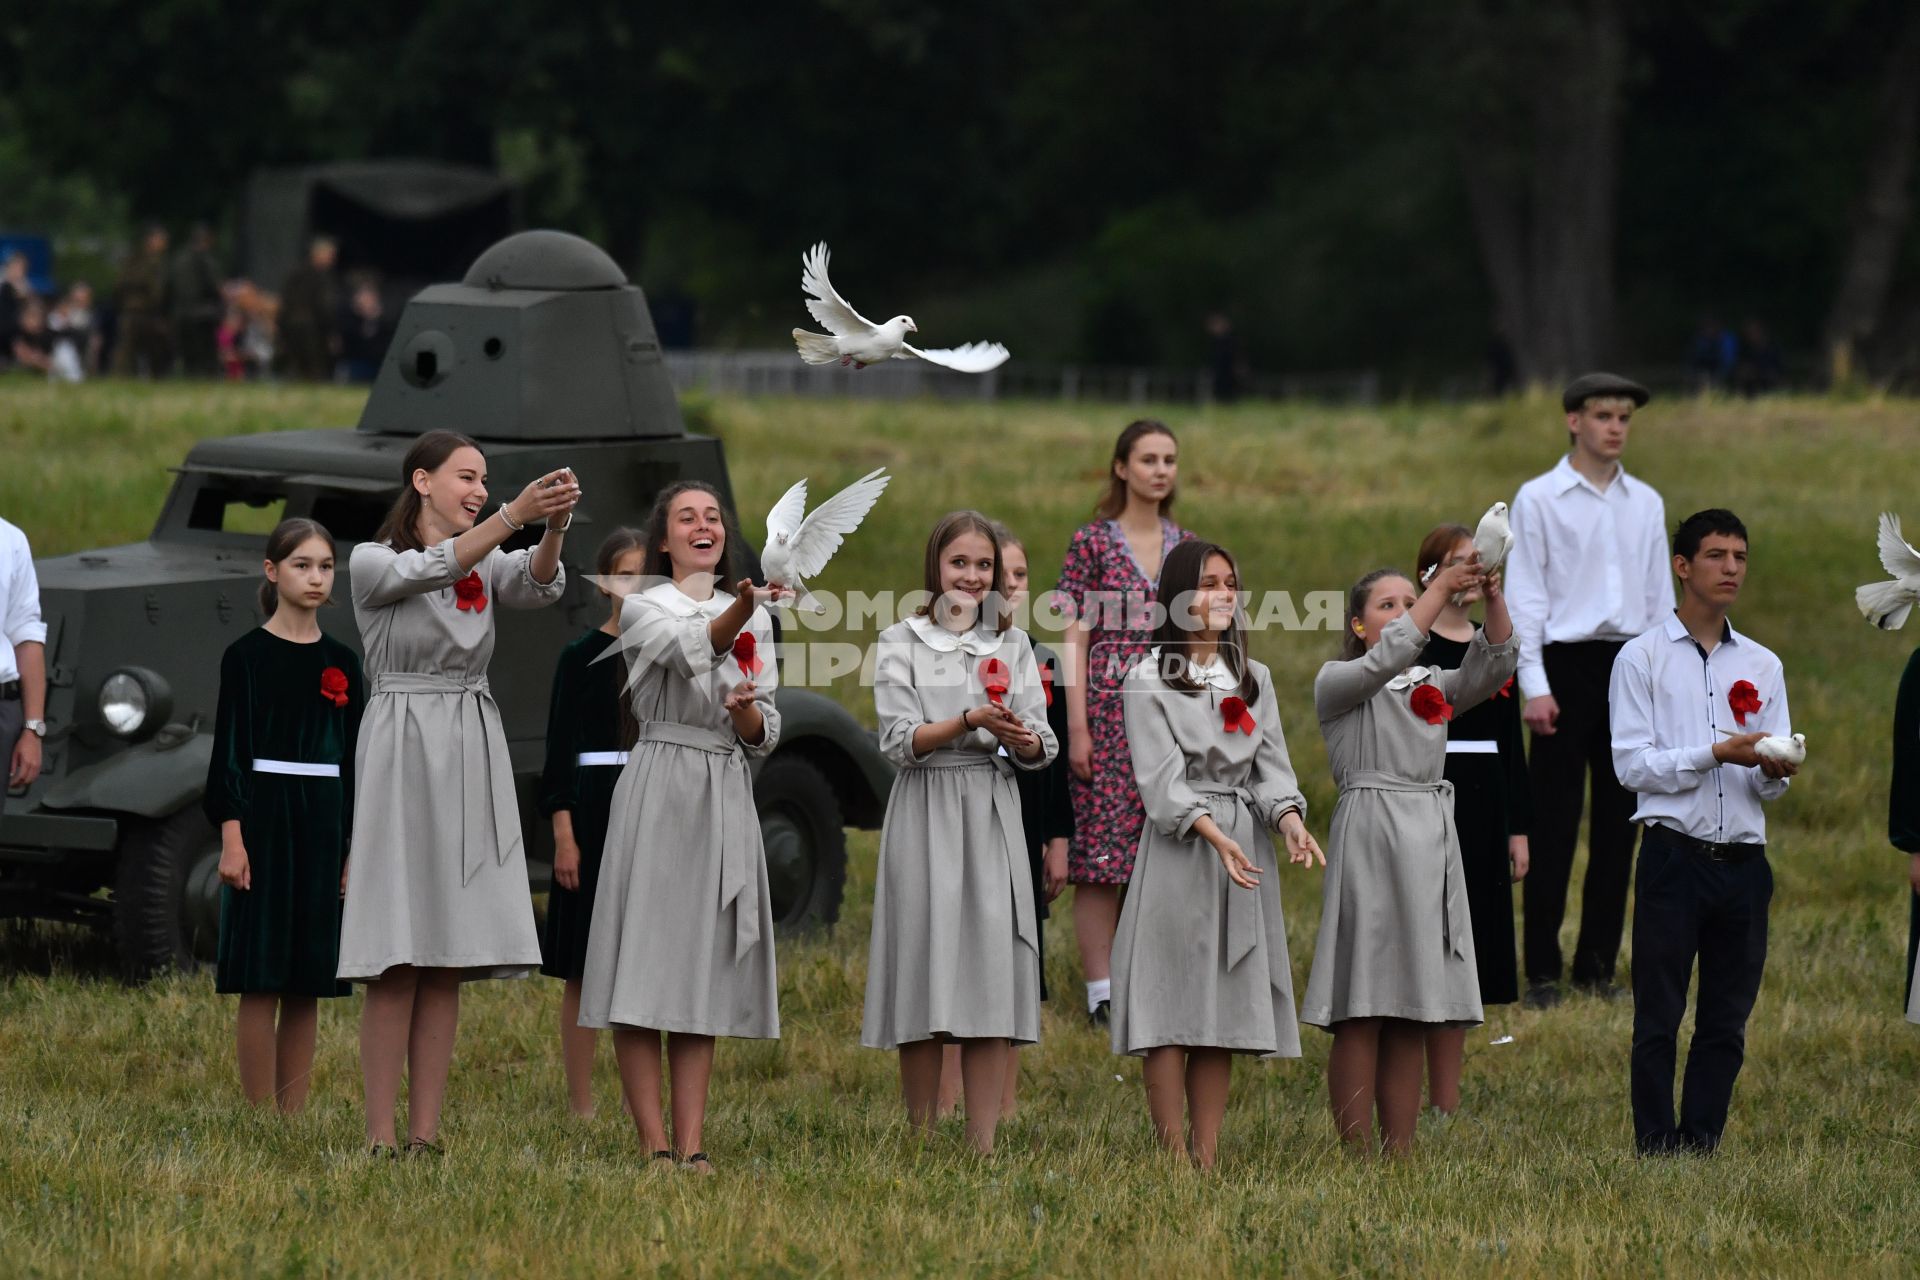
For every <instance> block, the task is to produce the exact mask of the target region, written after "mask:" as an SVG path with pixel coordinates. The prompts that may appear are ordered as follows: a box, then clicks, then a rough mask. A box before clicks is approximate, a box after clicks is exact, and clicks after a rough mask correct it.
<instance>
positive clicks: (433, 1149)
mask: <svg viewBox="0 0 1920 1280" xmlns="http://www.w3.org/2000/svg"><path fill="white" fill-rule="evenodd" d="M406 1154H407V1158H408V1159H412V1158H413V1157H414V1156H443V1155H445V1154H446V1151H445V1150H443V1149H442V1148H441V1146H440V1144H439V1143H437V1142H433V1141H431V1140H429V1139H426V1138H408V1139H407V1147H406Z"/></svg>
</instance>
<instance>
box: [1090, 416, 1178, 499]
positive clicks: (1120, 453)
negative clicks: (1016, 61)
mask: <svg viewBox="0 0 1920 1280" xmlns="http://www.w3.org/2000/svg"><path fill="white" fill-rule="evenodd" d="M1148 436H1165V437H1166V438H1167V439H1169V440H1171V441H1173V443H1174V447H1175V448H1178V447H1179V445H1180V439H1179V437H1178V436H1176V435H1174V434H1173V428H1172V427H1170V426H1168V425H1167V424H1166V423H1164V422H1162V421H1160V420H1159V419H1158V418H1136V419H1135V420H1134V421H1132V422H1129V423H1128V424H1127V425H1126V429H1125V430H1123V431H1122V432H1121V433H1120V435H1119V436H1118V437H1117V438H1116V439H1115V440H1114V442H1113V459H1112V461H1110V462H1108V463H1107V491H1106V492H1105V493H1103V494H1101V495H1100V501H1099V502H1098V503H1096V504H1094V508H1093V518H1094V519H1096V520H1111V519H1113V518H1114V517H1115V516H1117V515H1119V514H1120V513H1121V512H1122V511H1125V510H1126V509H1127V482H1126V481H1125V480H1122V479H1121V478H1120V477H1119V476H1117V475H1115V474H1114V473H1113V469H1114V467H1116V466H1123V465H1125V464H1126V462H1127V460H1128V459H1129V458H1131V457H1133V447H1134V446H1135V445H1137V444H1139V443H1140V441H1142V440H1143V439H1145V438H1146V437H1148ZM1179 492H1180V486H1179V485H1178V484H1175V485H1174V486H1173V487H1171V488H1170V489H1168V490H1167V496H1166V497H1164V498H1162V499H1160V514H1161V516H1162V517H1164V516H1166V515H1167V514H1168V513H1169V512H1171V511H1172V510H1173V500H1174V498H1175V497H1177V496H1178V495H1179Z"/></svg>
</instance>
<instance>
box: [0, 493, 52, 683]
mask: <svg viewBox="0 0 1920 1280" xmlns="http://www.w3.org/2000/svg"><path fill="white" fill-rule="evenodd" d="M46 642H47V624H46V623H45V622H43V621H42V620H41V618H40V581H39V579H38V578H37V577H35V576H34V572H33V548H31V547H29V546H28V545H27V535H26V534H24V533H22V532H21V531H20V530H19V528H18V527H17V526H15V525H11V524H8V523H7V522H6V521H5V520H0V684H8V683H10V682H12V681H14V680H18V679H19V678H20V659H19V657H18V656H17V655H16V654H15V653H14V646H15V645H20V644H35V643H38V644H45V643H46Z"/></svg>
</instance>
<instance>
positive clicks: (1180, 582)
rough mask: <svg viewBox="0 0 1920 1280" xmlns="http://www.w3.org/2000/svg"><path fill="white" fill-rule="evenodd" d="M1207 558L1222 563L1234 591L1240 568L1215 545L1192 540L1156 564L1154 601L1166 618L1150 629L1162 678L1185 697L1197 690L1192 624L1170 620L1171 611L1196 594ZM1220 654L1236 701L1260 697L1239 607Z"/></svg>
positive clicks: (1180, 619)
mask: <svg viewBox="0 0 1920 1280" xmlns="http://www.w3.org/2000/svg"><path fill="white" fill-rule="evenodd" d="M1211 556H1219V557H1220V558H1221V559H1223V560H1225V561H1226V562H1227V568H1228V569H1229V570H1230V571H1231V572H1232V574H1233V581H1234V583H1235V585H1236V587H1238V586H1241V585H1242V584H1241V583H1240V566H1239V565H1238V564H1236V563H1234V559H1233V553H1232V552H1230V551H1228V550H1227V549H1226V548H1225V547H1222V546H1219V545H1217V544H1215V543H1212V542H1203V541H1201V540H1200V539H1199V538H1190V539H1188V540H1187V541H1185V542H1182V543H1179V544H1177V545H1176V546H1175V547H1174V548H1173V550H1171V551H1169V552H1167V559H1166V563H1165V564H1163V565H1161V566H1160V587H1159V590H1158V591H1157V592H1156V593H1155V595H1154V599H1156V600H1158V601H1159V602H1160V603H1161V604H1162V605H1164V606H1165V607H1166V613H1165V616H1163V617H1162V618H1161V619H1160V624H1159V625H1158V626H1156V627H1155V628H1154V629H1153V643H1154V644H1156V645H1158V646H1159V648H1160V678H1161V679H1162V680H1164V681H1166V682H1167V684H1168V685H1169V686H1171V687H1172V688H1174V689H1176V690H1178V691H1179V692H1181V693H1185V694H1196V693H1199V692H1200V688H1201V686H1200V682H1199V681H1197V680H1195V679H1194V678H1193V670H1192V668H1193V658H1192V651H1193V641H1194V623H1193V619H1192V618H1191V617H1184V618H1182V617H1176V616H1174V609H1175V607H1176V606H1177V605H1179V604H1180V603H1181V600H1182V597H1185V598H1186V600H1188V601H1191V600H1192V598H1193V593H1194V592H1195V591H1197V590H1199V588H1200V575H1201V574H1202V573H1204V572H1205V571H1206V567H1207V560H1208V558H1209V557H1211ZM1220 656H1221V659H1222V660H1223V661H1224V662H1225V663H1226V664H1227V670H1228V671H1231V672H1232V673H1233V676H1234V678H1235V679H1236V680H1238V681H1239V682H1240V697H1241V698H1242V699H1244V700H1245V701H1247V702H1249V703H1251V702H1253V701H1254V700H1255V699H1256V698H1258V697H1259V696H1260V682H1259V681H1258V680H1256V679H1255V678H1254V675H1253V668H1252V666H1251V665H1249V664H1248V662H1247V628H1246V622H1245V620H1244V619H1243V618H1242V617H1241V616H1240V608H1239V606H1238V605H1235V606H1234V610H1233V625H1232V626H1230V627H1228V628H1227V631H1226V634H1224V635H1222V636H1221V637H1220Z"/></svg>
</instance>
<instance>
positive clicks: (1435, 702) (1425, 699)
mask: <svg viewBox="0 0 1920 1280" xmlns="http://www.w3.org/2000/svg"><path fill="white" fill-rule="evenodd" d="M1412 703H1413V714H1415V715H1417V716H1419V717H1420V718H1421V719H1422V720H1425V721H1426V722H1427V723H1428V724H1441V723H1443V722H1445V721H1448V720H1451V719H1453V704H1452V703H1451V702H1448V701H1447V695H1446V694H1444V693H1442V692H1440V690H1439V688H1438V687H1437V686H1435V685H1430V684H1417V685H1415V686H1413V698H1412Z"/></svg>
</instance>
